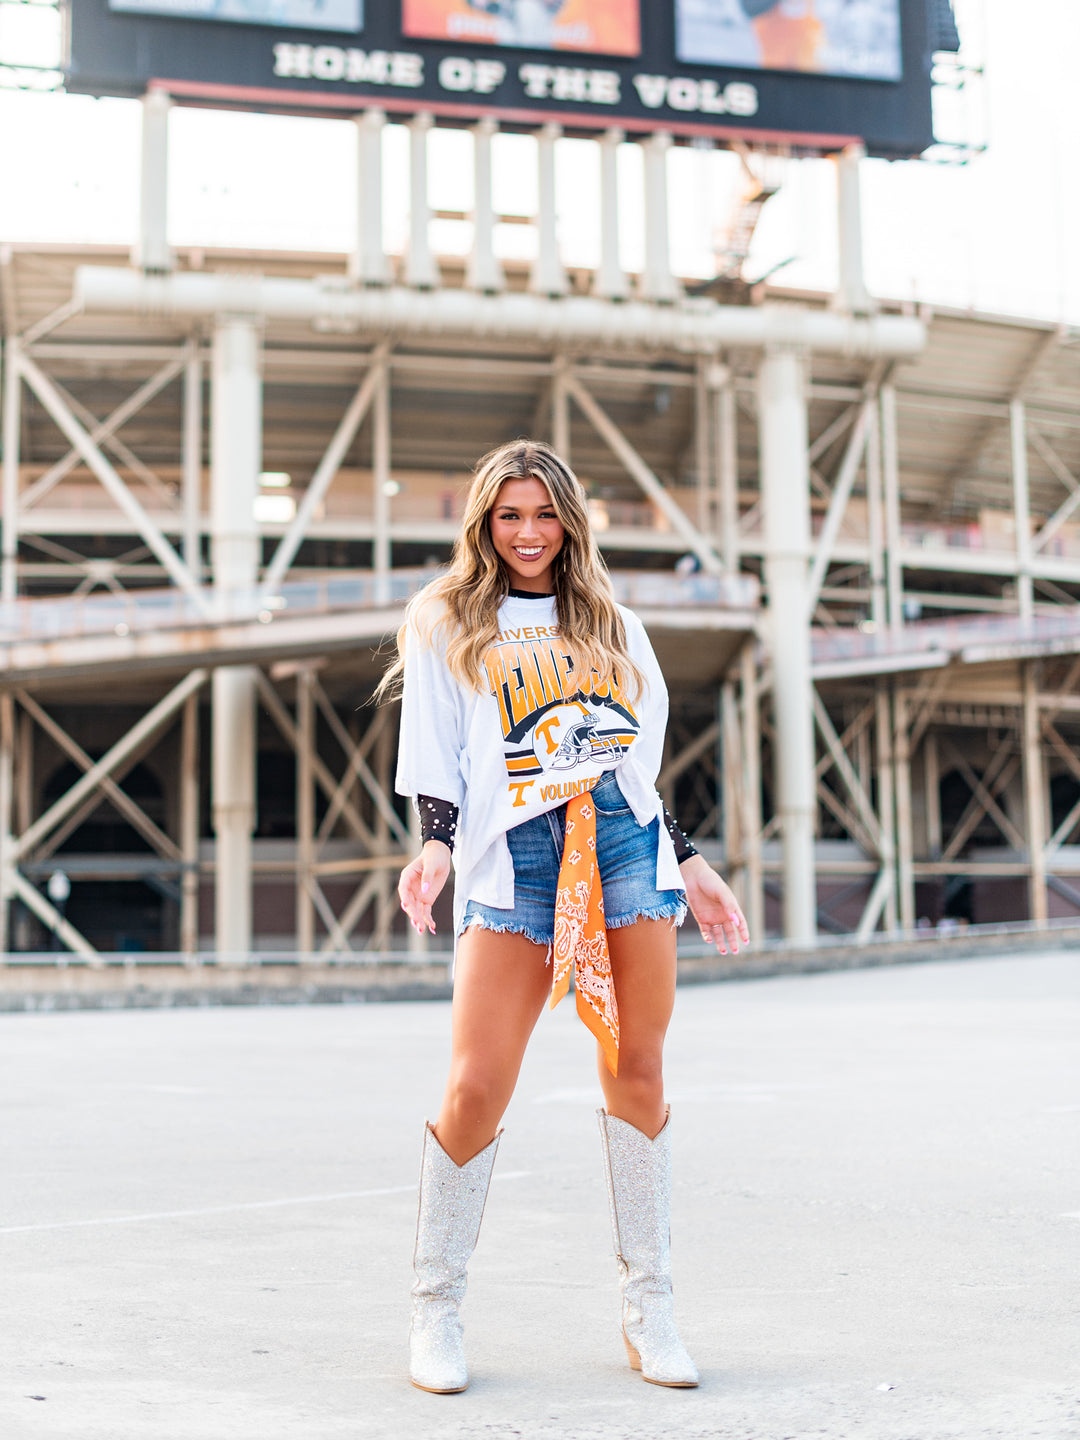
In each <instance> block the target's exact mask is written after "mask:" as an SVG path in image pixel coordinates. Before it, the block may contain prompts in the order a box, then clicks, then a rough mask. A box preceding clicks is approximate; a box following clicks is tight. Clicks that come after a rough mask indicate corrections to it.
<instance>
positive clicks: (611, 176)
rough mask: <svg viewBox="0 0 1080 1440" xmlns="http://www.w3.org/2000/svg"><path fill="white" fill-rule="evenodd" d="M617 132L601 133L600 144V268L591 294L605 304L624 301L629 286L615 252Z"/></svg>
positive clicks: (619, 139) (621, 137)
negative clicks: (598, 296)
mask: <svg viewBox="0 0 1080 1440" xmlns="http://www.w3.org/2000/svg"><path fill="white" fill-rule="evenodd" d="M625 139H626V136H625V135H624V133H623V132H622V131H621V130H605V131H604V134H603V136H602V138H601V140H600V142H599V143H600V266H599V268H598V269H597V271H596V274H595V275H594V277H593V294H594V295H601V296H603V298H604V299H605V300H625V299H626V298H627V297H628V295H629V294H630V282H629V280H628V279H627V278H626V271H625V270H624V269H623V267H622V259H621V257H620V252H619V146H620V145H621V144H622V142H623V141H624V140H625Z"/></svg>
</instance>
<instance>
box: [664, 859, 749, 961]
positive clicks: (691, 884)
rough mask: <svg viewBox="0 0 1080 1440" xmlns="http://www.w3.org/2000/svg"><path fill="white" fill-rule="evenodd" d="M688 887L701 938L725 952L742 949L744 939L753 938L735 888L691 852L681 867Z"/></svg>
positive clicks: (687, 890) (735, 952) (687, 900)
mask: <svg viewBox="0 0 1080 1440" xmlns="http://www.w3.org/2000/svg"><path fill="white" fill-rule="evenodd" d="M679 871H680V873H681V875H682V877H683V884H684V885H685V886H686V903H687V904H688V905H689V906H690V909H691V911H692V912H693V916H694V919H695V920H696V921H697V924H698V929H699V930H700V931H701V938H702V939H703V940H704V941H705V943H706V944H707V945H715V946H716V948H717V949H718V950H719V951H720V953H721V955H726V954H727V953H728V951H729V950H730V951H731V953H732V954H733V955H737V954H738V952H739V942H740V940H741V941H742V943H743V944H744V945H745V944H747V943H748V942H749V940H750V932H749V930H748V929H747V928H746V920H745V917H744V916H743V913H742V910H741V909H740V908H739V902H738V901H737V900H736V899H735V896H734V895H733V894H732V892H731V887H730V886H729V885H727V884H726V882H725V881H723V880H722V879H721V878H720V876H719V875H717V873H716V871H715V870H714V869H713V868H712V866H711V865H710V864H709V862H708V861H707V860H706V859H705V857H704V856H703V855H691V856H690V858H689V859H688V860H684V861H683V863H682V864H681V865H680V866H679Z"/></svg>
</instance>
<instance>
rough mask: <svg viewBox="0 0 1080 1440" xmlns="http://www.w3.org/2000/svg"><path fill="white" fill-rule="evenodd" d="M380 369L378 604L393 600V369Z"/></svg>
mask: <svg viewBox="0 0 1080 1440" xmlns="http://www.w3.org/2000/svg"><path fill="white" fill-rule="evenodd" d="M374 368H376V369H377V372H378V373H377V375H376V384H375V397H374V406H375V409H374V414H373V416H372V439H371V484H372V489H373V491H374V493H373V495H372V523H373V526H374V535H373V537H372V546H371V568H372V571H373V572H374V577H375V603H376V604H377V605H386V604H389V601H390V563H391V557H390V506H391V498H392V497H391V475H390V463H391V462H390V367H389V365H387V363H386V360H385V359H383V360H381V361H379V362H378V363H377V365H376V366H375V367H374Z"/></svg>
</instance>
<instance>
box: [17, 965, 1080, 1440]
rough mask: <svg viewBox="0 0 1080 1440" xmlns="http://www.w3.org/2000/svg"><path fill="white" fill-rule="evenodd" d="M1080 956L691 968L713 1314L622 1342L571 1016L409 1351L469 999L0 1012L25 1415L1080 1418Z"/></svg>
mask: <svg viewBox="0 0 1080 1440" xmlns="http://www.w3.org/2000/svg"><path fill="white" fill-rule="evenodd" d="M1078 1037H1080V958H1078V957H1077V956H1076V955H1074V954H1070V953H1064V954H1055V955H1047V956H1028V957H1024V958H1019V959H999V960H988V961H961V962H947V963H942V964H940V965H934V964H930V965H918V966H911V967H897V968H889V969H883V970H865V971H855V972H845V973H837V974H825V975H814V976H793V977H784V978H776V979H768V980H755V981H749V982H739V983H733V984H728V985H718V986H708V987H693V988H690V989H685V990H682V991H680V993H679V999H678V1005H677V1010H676V1016H675V1021H674V1024H673V1027H672V1033H671V1039H670V1044H669V1057H668V1078H669V1092H670V1098H671V1100H672V1104H673V1108H674V1117H675V1125H676V1127H677V1128H676V1131H675V1153H676V1194H675V1204H674V1217H673V1232H674V1254H675V1279H676V1308H677V1313H678V1316H679V1318H680V1322H681V1327H682V1330H683V1334H684V1338H685V1339H686V1341H687V1344H688V1346H689V1348H690V1350H691V1353H692V1354H693V1355H694V1356H695V1358H696V1359H697V1361H698V1363H699V1365H700V1366H701V1369H702V1372H703V1384H702V1387H701V1388H700V1389H699V1390H697V1391H675V1392H672V1391H665V1390H661V1389H659V1388H657V1387H654V1386H650V1385H646V1384H643V1383H642V1382H641V1380H640V1379H639V1378H638V1377H636V1376H634V1375H632V1374H631V1372H630V1371H629V1370H628V1369H627V1368H626V1364H625V1357H624V1353H623V1349H622V1345H621V1342H620V1340H619V1336H618V1330H617V1302H616V1290H615V1265H614V1261H613V1259H612V1257H611V1254H610V1248H611V1241H610V1232H609V1227H608V1219H607V1210H606V1199H605V1196H604V1191H603V1183H602V1175H601V1167H600V1155H599V1141H598V1138H597V1133H596V1121H595V1118H594V1115H593V1110H594V1109H595V1107H596V1105H597V1104H598V1103H599V1087H598V1085H597V1083H596V1080H595V1077H594V1072H593V1067H592V1058H591V1047H590V1042H589V1041H588V1039H587V1037H586V1034H585V1032H584V1030H583V1028H582V1027H581V1025H580V1024H579V1023H578V1022H577V1020H576V1019H575V1017H574V1015H573V1013H572V1008H571V1006H570V1005H568V1004H567V1005H563V1006H562V1007H560V1009H559V1010H558V1011H557V1012H556V1013H555V1014H554V1015H545V1016H544V1017H543V1019H542V1021H541V1024H540V1026H539V1028H538V1031H537V1034H536V1037H535V1039H534V1042H533V1046H532V1048H531V1050H530V1054H529V1056H528V1059H527V1061H526V1067H525V1071H524V1073H523V1076H522V1080H521V1084H520V1087H519V1091H518V1095H517V1096H516V1098H515V1101H514V1104H513V1106H512V1109H511V1111H510V1113H509V1114H508V1116H507V1120H506V1127H507V1128H506V1135H505V1138H504V1141H503V1146H502V1149H501V1151H500V1155H499V1162H498V1165H497V1168H496V1176H497V1178H496V1180H495V1183H494V1185H493V1188H492V1194H491V1198H490V1201H489V1206H488V1214H487V1217H486V1220H485V1225H484V1230H483V1233H482V1235H481V1241H480V1247H479V1249H478V1252H477V1255H476V1257H475V1259H474V1262H473V1266H472V1271H471V1284H470V1293H469V1297H468V1300H467V1301H466V1305H465V1311H464V1314H465V1321H466V1342H467V1349H468V1354H469V1359H470V1366H471V1369H472V1373H473V1384H472V1387H471V1388H470V1390H469V1391H468V1392H466V1393H465V1394H464V1395H459V1396H451V1397H437V1396H431V1395H426V1394H423V1393H421V1392H419V1391H416V1390H413V1389H412V1388H411V1387H410V1386H409V1385H408V1384H407V1382H406V1379H405V1332H406V1327H407V1314H408V1302H407V1288H408V1284H409V1257H410V1250H411V1243H412V1231H413V1225H414V1220H415V1188H414V1186H415V1176H416V1170H417V1167H418V1160H419V1143H420V1130H421V1124H422V1120H423V1117H424V1115H425V1114H426V1113H430V1112H433V1111H434V1109H435V1107H436V1105H437V1101H438V1096H439V1090H440V1086H441V1081H442V1072H443V1067H444V1064H445V1060H446V1055H447V1048H448V1044H447V1042H448V1008H447V1006H446V1005H445V1004H442V1003H419V1004H387V1005H358V1006H328V1007H309V1008H289V1009H281V1008H277V1007H264V1008H251V1009H216V1008H215V1009H205V1010H169V1011H141V1012H139V1011H124V1012H119V1013H107V1012H104V1013H102V1012H97V1013H73V1014H25V1015H5V1016H0V1055H2V1057H3V1059H2V1062H0V1063H2V1081H0V1087H2V1088H0V1104H2V1106H3V1125H2V1127H0V1134H2V1139H0V1146H2V1150H0V1264H2V1274H3V1278H4V1284H3V1287H2V1291H0V1355H2V1356H3V1360H2V1362H0V1363H2V1370H3V1376H4V1378H3V1382H2V1384H0V1436H3V1440H61V1437H63V1440H69V1437H71V1440H74V1437H78V1440H286V1437H288V1440H338V1437H355V1440H382V1437H404V1440H412V1437H417V1440H427V1437H436V1436H438V1437H447V1440H464V1437H469V1440H512V1437H517V1436H527V1437H530V1440H533V1437H535V1440H594V1437H595V1440H600V1437H603V1440H645V1437H649V1440H653V1437H664V1436H672V1437H674V1436H678V1437H680V1440H699V1437H717V1436H723V1437H725V1440H787V1437H797V1440H809V1437H814V1440H957V1437H958V1440H981V1437H991V1436H993V1437H999V1436H1000V1437H1008V1440H1021V1437H1029V1436H1030V1437H1040V1440H1066V1437H1074V1436H1075V1437H1080V1323H1078V1322H1080V1300H1078V1279H1080V1264H1078V1262H1080V1040H1078Z"/></svg>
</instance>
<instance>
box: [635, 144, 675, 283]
mask: <svg viewBox="0 0 1080 1440" xmlns="http://www.w3.org/2000/svg"><path fill="white" fill-rule="evenodd" d="M671 144H672V141H671V136H670V135H669V134H668V132H667V131H666V130H658V131H657V132H656V134H655V135H650V136H649V138H648V139H647V140H645V141H643V142H642V146H641V148H642V151H643V152H644V155H645V273H644V274H643V275H642V277H641V294H642V298H643V299H645V300H659V301H661V302H664V303H667V304H670V303H671V302H672V301H674V300H677V299H678V298H679V282H678V281H677V280H676V279H675V276H674V275H673V274H672V273H671V243H670V230H669V225H668V173H667V157H668V151H669V150H670V149H671Z"/></svg>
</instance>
